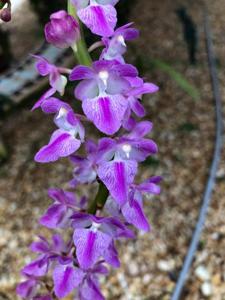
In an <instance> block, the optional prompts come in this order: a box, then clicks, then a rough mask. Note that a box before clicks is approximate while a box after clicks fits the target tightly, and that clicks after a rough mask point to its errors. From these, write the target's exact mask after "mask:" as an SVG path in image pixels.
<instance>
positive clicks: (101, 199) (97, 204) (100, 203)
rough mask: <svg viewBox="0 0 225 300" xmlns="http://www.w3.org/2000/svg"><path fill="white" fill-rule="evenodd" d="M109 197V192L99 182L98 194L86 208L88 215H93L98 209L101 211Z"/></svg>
mask: <svg viewBox="0 0 225 300" xmlns="http://www.w3.org/2000/svg"><path fill="white" fill-rule="evenodd" d="M108 196H109V191H108V189H107V187H106V186H105V185H104V183H103V182H102V181H99V187H98V193H97V195H96V197H95V199H94V201H93V202H92V203H91V204H90V206H89V207H88V212H89V213H90V214H95V213H96V211H97V210H98V209H102V208H103V207H104V205H105V203H106V200H107V198H108Z"/></svg>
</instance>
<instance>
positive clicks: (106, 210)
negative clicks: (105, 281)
mask: <svg viewBox="0 0 225 300" xmlns="http://www.w3.org/2000/svg"><path fill="white" fill-rule="evenodd" d="M117 2H118V0H71V1H69V2H68V13H67V12H66V11H59V12H56V13H54V14H52V15H51V16H50V22H49V23H48V24H47V25H46V26H45V36H46V39H47V41H48V42H49V43H52V44H53V45H54V46H56V47H59V48H65V47H71V48H72V50H73V52H74V54H75V56H76V58H77V59H78V63H79V65H77V66H74V68H73V69H72V70H68V69H65V68H61V67H58V66H55V65H53V64H51V62H50V61H47V60H46V59H45V58H44V57H40V56H34V58H35V59H36V61H37V63H36V68H37V71H38V72H39V74H40V75H41V76H48V78H49V89H48V90H47V91H46V92H45V93H44V94H43V95H42V96H41V98H40V99H39V100H38V101H37V102H36V103H35V105H34V106H33V108H32V110H36V109H39V108H40V109H41V110H42V111H43V112H44V113H45V114H49V115H53V116H54V118H53V121H54V124H55V126H56V129H55V131H54V132H53V133H52V135H51V137H50V139H49V142H48V143H47V144H46V145H44V146H42V147H41V149H40V150H39V151H38V152H37V153H36V155H35V161H36V162H40V163H50V162H54V161H57V160H59V159H61V158H65V157H67V158H68V159H69V161H70V162H71V164H72V167H73V174H72V177H71V180H70V182H69V183H68V185H67V189H62V188H51V189H49V191H48V195H49V197H50V198H51V199H52V204H51V205H50V207H49V208H48V209H47V210H46V212H44V214H43V216H42V217H41V218H40V224H41V225H42V226H45V227H47V228H48V229H51V230H54V231H56V232H54V233H53V234H52V238H51V240H50V241H48V239H47V238H45V237H43V236H39V237H38V240H37V241H35V242H33V243H32V245H31V247H30V248H31V250H32V252H34V253H36V254H37V256H36V258H35V259H34V260H33V261H31V262H30V263H29V264H27V265H26V266H25V267H24V268H23V270H22V275H23V277H24V280H23V281H22V282H21V283H20V284H19V285H18V287H17V293H18V295H19V296H20V297H21V298H22V299H29V300H54V299H62V298H65V297H67V296H68V295H71V297H72V298H71V299H80V300H93V299H96V300H104V299H105V298H104V296H103V294H102V292H101V289H100V284H99V277H100V276H106V275H107V274H108V268H107V265H110V266H112V267H114V268H118V267H119V266H120V259H119V255H118V252H117V249H116V245H117V244H118V242H117V243H115V242H116V241H117V240H120V239H132V238H134V237H135V232H134V231H133V230H132V227H133V228H136V229H139V230H142V231H149V230H150V225H149V222H148V218H147V216H146V215H145V212H144V197H145V195H146V194H152V195H158V194H159V193H160V187H159V185H158V184H159V182H160V180H161V178H160V177H158V176H155V177H150V178H146V179H145V180H144V181H143V182H141V183H137V182H136V178H137V175H138V164H139V163H140V162H144V161H145V160H146V158H147V157H149V156H151V155H154V154H156V153H157V151H158V148H157V145H156V143H155V142H154V141H153V140H152V139H150V138H149V136H148V135H149V133H150V132H151V130H152V126H153V125H152V123H151V122H150V121H148V120H142V119H141V118H143V117H144V116H145V109H144V107H143V105H142V104H141V99H142V96H143V95H144V94H152V93H155V92H157V91H158V87H157V86H156V85H154V84H153V83H146V82H144V80H143V79H142V78H141V77H140V76H139V74H138V70H137V69H136V68H135V67H134V66H132V65H131V64H128V63H126V62H125V58H124V54H125V52H126V48H127V42H129V41H131V40H133V39H135V38H137V37H138V35H139V32H138V30H136V29H135V28H133V24H132V23H129V24H126V25H124V26H122V27H119V28H116V23H117V13H116V9H115V5H116V4H117ZM71 14H72V15H71ZM78 19H79V20H78ZM78 21H80V22H81V23H84V25H86V26H87V27H88V28H89V29H90V30H91V31H92V33H94V34H96V35H98V36H100V42H99V43H98V45H102V46H103V49H102V53H101V54H100V57H99V59H98V60H96V61H93V62H92V63H91V62H90V54H89V53H88V51H87V48H86V45H85V44H84V37H83V34H82V30H81V31H80V25H79V23H78ZM68 80H70V81H71V82H76V85H75V86H74V96H75V97H74V98H75V99H74V101H73V102H72V101H70V104H68V103H67V102H65V101H63V100H62V99H59V98H58V95H60V96H63V95H64V93H65V89H66V87H67V83H68ZM57 92H58V95H57V94H56V93H57ZM78 101H81V106H82V110H83V114H80V113H78V112H76V107H77V103H78ZM87 125H88V127H91V126H93V127H95V128H96V129H97V130H99V131H100V133H101V136H102V137H101V138H99V139H98V140H97V139H95V138H94V135H93V136H89V135H90V134H89V133H88V132H90V130H86V129H87ZM103 135H104V136H103ZM86 185H89V186H90V187H91V188H92V190H93V191H95V190H96V189H97V190H98V191H96V196H94V197H93V195H89V196H87V195H86V194H85V195H83V196H82V195H81V194H82V192H83V191H84V187H85V186H86ZM82 187H83V188H82ZM78 195H79V196H78Z"/></svg>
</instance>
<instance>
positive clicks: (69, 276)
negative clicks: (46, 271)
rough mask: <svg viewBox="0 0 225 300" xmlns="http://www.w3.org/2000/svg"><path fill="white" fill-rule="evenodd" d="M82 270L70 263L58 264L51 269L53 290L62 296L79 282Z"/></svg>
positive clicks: (82, 275)
mask: <svg viewBox="0 0 225 300" xmlns="http://www.w3.org/2000/svg"><path fill="white" fill-rule="evenodd" d="M83 278H84V272H83V271H82V270H81V269H79V268H77V267H75V266H74V265H73V264H72V263H70V264H58V265H57V266H56V267H55V268H54V271H53V282H54V292H55V294H56V296H57V297H58V298H60V299H61V298H64V297H66V296H67V295H68V294H70V293H71V292H72V291H73V290H74V289H75V288H77V287H78V286H79V284H81V282H82V280H83Z"/></svg>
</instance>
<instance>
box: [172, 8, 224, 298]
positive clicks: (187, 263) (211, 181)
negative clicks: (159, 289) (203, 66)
mask: <svg viewBox="0 0 225 300" xmlns="http://www.w3.org/2000/svg"><path fill="white" fill-rule="evenodd" d="M204 29H205V38H206V49H207V54H208V63H209V71H210V76H211V81H212V90H213V98H214V101H215V115H216V140H215V149H214V154H213V159H212V164H211V167H210V173H209V178H208V181H207V185H206V188H205V192H204V195H203V200H202V206H201V208H200V212H199V218H198V221H197V223H196V227H195V230H194V233H193V236H192V240H191V243H190V246H189V249H188V252H187V255H186V257H185V260H184V264H183V267H182V270H181V272H180V275H179V278H178V281H177V284H176V286H175V289H174V292H173V294H172V298H171V300H179V299H181V298H180V297H181V294H182V291H183V287H184V285H185V282H186V279H187V277H188V273H189V270H190V267H191V264H192V261H193V259H194V255H195V253H196V251H197V247H198V243H199V239H200V236H201V232H202V230H203V227H204V223H205V219H206V215H207V211H208V207H209V205H210V202H211V196H212V191H213V187H214V185H215V178H216V172H217V169H218V166H219V162H220V158H221V150H222V131H223V126H222V104H221V95H220V89H219V80H218V75H217V68H216V62H215V54H214V48H213V42H212V36H211V30H210V24H209V18H208V13H207V11H206V10H205V13H204Z"/></svg>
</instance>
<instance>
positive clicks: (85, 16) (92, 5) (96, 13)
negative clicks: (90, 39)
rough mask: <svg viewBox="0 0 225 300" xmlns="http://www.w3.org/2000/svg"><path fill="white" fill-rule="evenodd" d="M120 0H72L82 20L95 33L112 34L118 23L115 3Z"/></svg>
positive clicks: (101, 34)
mask: <svg viewBox="0 0 225 300" xmlns="http://www.w3.org/2000/svg"><path fill="white" fill-rule="evenodd" d="M118 1H119V0H71V2H72V3H73V4H74V5H75V7H76V9H77V15H78V17H79V18H80V20H81V21H82V22H83V23H84V24H85V25H86V26H87V27H88V28H89V29H90V30H91V31H92V32H93V33H94V34H97V35H100V36H111V35H112V34H113V32H114V28H115V26H116V23H117V13H116V10H115V8H114V5H115V4H116V3H117V2H118Z"/></svg>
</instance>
